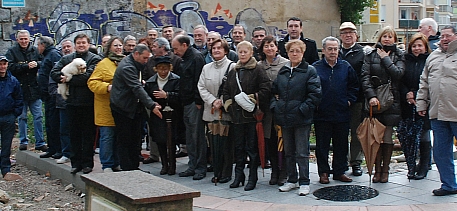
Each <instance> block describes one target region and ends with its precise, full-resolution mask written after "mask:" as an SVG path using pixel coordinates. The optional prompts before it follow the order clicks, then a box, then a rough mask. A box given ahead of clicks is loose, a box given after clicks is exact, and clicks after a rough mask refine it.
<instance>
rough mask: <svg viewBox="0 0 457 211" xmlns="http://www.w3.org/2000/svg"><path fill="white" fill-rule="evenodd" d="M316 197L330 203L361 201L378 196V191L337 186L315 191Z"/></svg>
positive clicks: (362, 187)
mask: <svg viewBox="0 0 457 211" xmlns="http://www.w3.org/2000/svg"><path fill="white" fill-rule="evenodd" d="M313 194H314V196H315V197H317V198H319V199H325V200H330V201H361V200H366V199H371V198H374V197H376V196H378V194H379V192H378V191H377V190H376V189H373V188H370V187H367V186H360V185H336V186H330V187H325V188H321V189H318V190H316V191H314V193H313Z"/></svg>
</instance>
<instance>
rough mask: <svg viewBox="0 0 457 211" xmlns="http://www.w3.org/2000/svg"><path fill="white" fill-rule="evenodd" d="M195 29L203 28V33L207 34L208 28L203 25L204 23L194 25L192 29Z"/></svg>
mask: <svg viewBox="0 0 457 211" xmlns="http://www.w3.org/2000/svg"><path fill="white" fill-rule="evenodd" d="M195 29H203V31H205V34H208V28H206V26H204V25H196V26H195V27H194V30H195Z"/></svg>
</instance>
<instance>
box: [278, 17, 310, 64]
mask: <svg viewBox="0 0 457 211" xmlns="http://www.w3.org/2000/svg"><path fill="white" fill-rule="evenodd" d="M302 31H303V23H302V21H301V20H300V18H297V17H293V18H289V20H288V21H287V32H288V34H287V36H286V37H285V38H284V39H281V40H280V41H279V42H278V50H279V53H280V54H281V56H283V57H284V58H289V57H288V56H287V52H286V43H287V42H289V40H294V39H300V40H301V41H303V42H304V43H305V45H306V51H305V53H304V56H303V58H304V59H305V60H306V62H308V63H309V64H313V63H314V62H315V61H317V60H319V55H318V54H317V46H316V41H314V40H312V39H309V38H305V37H304V36H303V32H302Z"/></svg>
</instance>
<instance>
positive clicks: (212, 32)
mask: <svg viewBox="0 0 457 211" xmlns="http://www.w3.org/2000/svg"><path fill="white" fill-rule="evenodd" d="M210 34H216V35H217V36H219V39H222V35H221V33H219V32H215V31H210V32H208V35H210Z"/></svg>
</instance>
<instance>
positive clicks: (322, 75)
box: [313, 58, 359, 123]
mask: <svg viewBox="0 0 457 211" xmlns="http://www.w3.org/2000/svg"><path fill="white" fill-rule="evenodd" d="M313 67H314V68H316V71H317V75H318V76H319V79H320V81H321V92H322V98H321V103H320V104H319V107H317V109H316V112H315V115H314V120H315V121H325V122H348V123H349V121H350V119H351V111H350V109H349V103H350V104H351V105H352V104H354V103H355V101H356V100H357V94H358V92H359V82H358V79H357V75H356V73H355V70H354V69H353V68H352V66H351V65H350V64H349V63H348V62H347V61H345V60H342V59H338V60H337V62H336V64H335V66H333V67H331V66H330V65H329V64H328V63H327V61H326V60H325V58H323V59H321V60H319V61H317V62H315V63H314V64H313Z"/></svg>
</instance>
